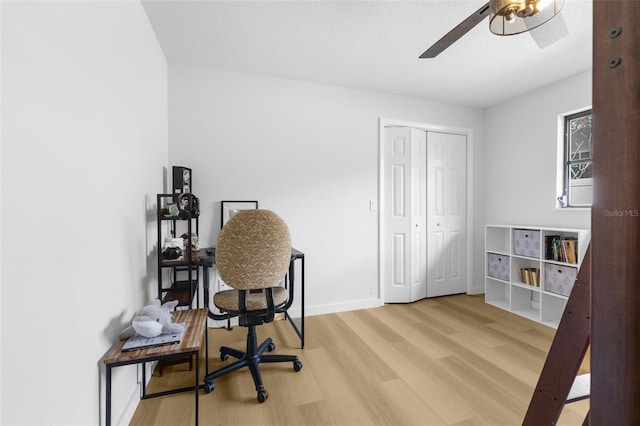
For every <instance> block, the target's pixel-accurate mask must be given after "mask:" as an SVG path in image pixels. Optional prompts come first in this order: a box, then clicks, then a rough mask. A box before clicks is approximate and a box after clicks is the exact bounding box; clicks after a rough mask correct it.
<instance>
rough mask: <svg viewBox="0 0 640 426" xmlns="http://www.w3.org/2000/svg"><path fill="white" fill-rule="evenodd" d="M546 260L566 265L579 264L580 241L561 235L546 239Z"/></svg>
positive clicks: (550, 236) (548, 236) (549, 236)
mask: <svg viewBox="0 0 640 426" xmlns="http://www.w3.org/2000/svg"><path fill="white" fill-rule="evenodd" d="M545 259H547V260H554V261H556V262H564V263H572V264H576V263H578V241H577V239H576V238H574V237H565V238H563V237H562V236H560V235H547V236H546V237H545Z"/></svg>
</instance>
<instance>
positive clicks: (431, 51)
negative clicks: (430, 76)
mask: <svg viewBox="0 0 640 426" xmlns="http://www.w3.org/2000/svg"><path fill="white" fill-rule="evenodd" d="M488 15H489V3H487V4H485V5H484V6H482V7H481V8H480V9H478V10H477V11H475V12H473V14H472V15H471V16H469V17H468V18H467V19H465V20H464V21H462V22H460V23H459V24H458V26H456V27H455V28H454V29H452V30H451V31H449V32H448V33H446V34H445V35H444V36H443V37H442V38H441V39H440V40H438V41H436V42H435V44H434V45H433V46H431V47H430V48H428V49H427V50H426V51H425V52H424V53H423V54H422V55H420V58H422V59H424V58H435V57H436V56H437V55H439V54H440V53H441V52H442V51H443V50H445V49H446V48H447V47H449V46H451V45H452V44H453V43H455V42H456V41H458V39H459V38H461V37H462V36H463V35H465V34H466V33H468V32H469V31H470V30H471V29H472V28H473V27H475V26H476V25H478V24H479V23H480V22H481V21H482V20H483V19H484V18H486V17H487V16H488Z"/></svg>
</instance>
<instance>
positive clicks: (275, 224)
mask: <svg viewBox="0 0 640 426" xmlns="http://www.w3.org/2000/svg"><path fill="white" fill-rule="evenodd" d="M290 260H291V238H290V236H289V229H288V228H287V225H286V224H285V223H284V221H283V220H282V219H281V218H280V217H279V216H278V215H276V214H275V213H273V212H272V211H269V210H260V209H255V210H244V211H241V212H240V213H237V214H236V215H234V216H233V217H232V218H231V219H229V221H228V222H227V223H226V224H225V225H224V227H223V228H222V229H221V230H220V235H219V237H218V243H217V244H216V251H215V262H216V266H217V268H218V273H219V274H220V277H221V278H222V280H223V281H224V282H225V283H226V284H227V285H228V286H230V287H232V288H233V290H224V291H219V292H217V293H215V294H214V296H213V303H214V305H215V306H216V307H218V309H220V310H221V311H223V312H227V313H229V314H230V315H232V316H238V323H239V325H240V326H244V327H248V332H247V346H246V351H245V352H242V351H240V350H237V349H234V348H230V347H226V346H222V347H221V348H220V359H221V360H222V361H225V360H226V359H228V358H229V356H232V357H234V358H237V359H238V360H237V361H235V362H233V363H232V364H229V365H226V366H224V367H222V368H220V369H219V370H216V371H214V372H212V373H210V374H208V375H207V376H205V378H204V390H205V392H206V393H209V392H211V391H213V390H214V389H215V383H214V382H213V381H214V379H216V378H218V377H220V376H223V375H225V374H227V373H231V372H233V371H235V370H238V369H239V368H242V367H249V370H250V371H251V376H252V377H253V381H254V383H255V386H256V391H257V392H258V401H259V402H264V401H265V400H266V399H267V397H268V394H267V391H266V390H265V389H264V386H263V385H262V378H261V376H260V364H261V363H266V362H292V363H293V369H294V370H295V371H300V369H301V368H302V363H301V362H300V360H299V359H298V357H297V356H296V355H270V354H264V352H265V351H268V352H271V351H273V350H274V349H275V347H276V345H275V343H273V341H272V340H271V338H270V337H269V338H267V339H266V340H265V341H264V342H262V343H261V344H260V345H258V342H257V336H256V326H257V325H260V324H263V323H268V322H271V321H273V319H274V316H275V314H276V313H277V312H280V311H279V310H278V309H279V308H283V307H284V306H285V305H286V303H287V299H288V290H287V289H286V288H284V287H282V286H279V285H278V284H279V283H280V282H281V281H282V279H283V278H284V277H285V275H286V273H287V270H288V268H289V262H290Z"/></svg>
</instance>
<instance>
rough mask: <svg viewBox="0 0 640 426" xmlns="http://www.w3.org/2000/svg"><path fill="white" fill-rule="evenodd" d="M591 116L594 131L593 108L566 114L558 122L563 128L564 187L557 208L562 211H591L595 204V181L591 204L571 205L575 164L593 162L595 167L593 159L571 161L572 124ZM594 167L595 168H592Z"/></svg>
mask: <svg viewBox="0 0 640 426" xmlns="http://www.w3.org/2000/svg"><path fill="white" fill-rule="evenodd" d="M587 116H591V120H592V121H591V122H592V129H593V110H592V108H591V107H587V108H584V109H581V110H577V111H572V112H570V113H566V114H563V115H561V116H560V118H561V119H560V120H558V122H559V123H558V124H559V125H560V126H562V127H561V134H562V138H561V144H562V153H563V154H562V160H561V165H560V166H561V168H562V187H561V194H560V196H559V197H558V198H557V207H559V208H561V209H590V208H591V205H592V204H593V181H592V182H591V203H589V204H574V203H570V194H569V190H570V184H571V166H572V165H573V164H580V163H585V162H591V163H592V165H593V157H592V158H591V159H588V160H582V159H581V160H571V158H570V157H571V151H570V150H571V145H570V144H571V140H570V136H571V129H570V122H571V121H572V120H575V119H577V118H581V117H587ZM592 137H593V130H592ZM592 167H593V166H592Z"/></svg>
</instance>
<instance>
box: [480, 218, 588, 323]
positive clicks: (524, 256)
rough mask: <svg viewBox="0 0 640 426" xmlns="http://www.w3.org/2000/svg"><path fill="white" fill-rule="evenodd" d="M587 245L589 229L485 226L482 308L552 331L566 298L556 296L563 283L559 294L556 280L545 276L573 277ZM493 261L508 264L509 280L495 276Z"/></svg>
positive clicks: (560, 315) (564, 290)
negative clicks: (493, 308) (485, 305)
mask: <svg viewBox="0 0 640 426" xmlns="http://www.w3.org/2000/svg"><path fill="white" fill-rule="evenodd" d="M590 240H591V231H590V230H588V229H573V228H548V227H540V226H521V225H517V226H515V225H513V226H511V225H487V226H486V228H485V302H486V303H488V304H491V305H493V306H496V307H498V308H501V309H505V310H507V311H510V312H513V313H515V314H518V315H521V316H523V317H525V318H529V319H531V320H534V321H537V322H540V323H542V324H545V325H548V326H549V327H553V328H557V327H558V324H559V323H560V318H561V317H562V313H563V311H564V308H565V306H566V305H567V300H568V298H569V297H568V294H561V293H568V292H567V291H566V283H564V284H563V289H562V291H559V289H558V288H559V286H558V282H557V280H558V278H557V276H554V275H551V274H550V275H549V276H547V273H548V272H547V273H545V270H546V271H553V273H554V274H557V271H562V273H565V275H567V274H568V275H571V276H574V275H572V274H575V276H577V273H578V270H579V269H580V265H581V264H582V260H583V259H584V254H585V252H586V251H587V247H588V246H589V242H590ZM554 245H555V249H554ZM563 245H566V247H565V252H564V256H562V258H559V257H558V256H557V255H558V252H559V251H560V252H562V246H563ZM574 246H575V251H576V252H577V253H574V256H571V255H568V254H566V251H567V250H568V251H570V252H573V250H571V248H572V247H574ZM554 250H555V251H554ZM554 255H555V257H554ZM497 258H500V259H502V260H501V262H505V263H507V264H509V276H508V277H507V276H502V275H501V276H499V277H496V276H495V275H496V274H495V273H494V272H493V271H495V267H494V263H495V261H496V259H497ZM567 260H569V261H567ZM490 268H491V271H492V272H490ZM492 275H493V276H492ZM574 281H575V279H574ZM571 285H572V284H571Z"/></svg>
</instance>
